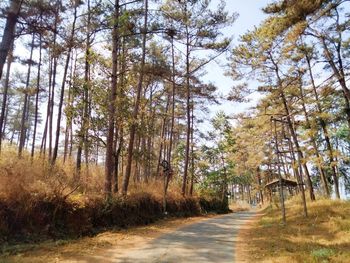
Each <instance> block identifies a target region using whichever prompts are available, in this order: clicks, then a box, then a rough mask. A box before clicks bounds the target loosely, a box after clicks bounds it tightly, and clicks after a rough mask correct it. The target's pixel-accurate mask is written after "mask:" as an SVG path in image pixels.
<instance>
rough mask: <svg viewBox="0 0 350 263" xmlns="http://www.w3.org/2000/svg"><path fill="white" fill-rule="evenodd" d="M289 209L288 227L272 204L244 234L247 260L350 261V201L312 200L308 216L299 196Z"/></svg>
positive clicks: (288, 205) (292, 201) (293, 200)
mask: <svg viewBox="0 0 350 263" xmlns="http://www.w3.org/2000/svg"><path fill="white" fill-rule="evenodd" d="M286 208H287V225H286V226H283V225H281V216H280V211H279V210H278V209H277V208H271V207H269V208H267V209H266V210H265V214H264V215H263V216H262V217H261V218H260V219H259V220H256V222H255V223H253V224H252V225H251V227H250V228H249V229H247V230H245V231H243V232H242V233H241V237H242V238H243V242H245V245H244V249H243V250H244V251H245V252H244V254H245V255H244V258H246V260H247V261H246V262H344V263H345V262H350V216H349V215H350V202H348V201H333V200H325V199H321V200H318V201H316V202H312V203H311V202H308V211H309V216H308V218H304V217H303V216H302V205H301V203H300V202H299V200H297V199H292V200H290V201H288V202H287V204H286Z"/></svg>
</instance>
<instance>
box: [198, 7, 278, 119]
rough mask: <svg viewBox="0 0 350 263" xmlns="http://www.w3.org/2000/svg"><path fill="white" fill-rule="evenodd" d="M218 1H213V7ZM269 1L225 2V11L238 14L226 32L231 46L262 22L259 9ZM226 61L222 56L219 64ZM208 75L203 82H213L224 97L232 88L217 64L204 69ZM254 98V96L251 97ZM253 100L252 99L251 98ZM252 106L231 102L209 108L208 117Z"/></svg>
mask: <svg viewBox="0 0 350 263" xmlns="http://www.w3.org/2000/svg"><path fill="white" fill-rule="evenodd" d="M215 2H219V1H218V0H213V4H214V5H213V6H215ZM271 2H272V1H271V0H246V1H242V0H227V1H226V6H227V8H226V9H227V10H228V11H229V12H230V13H232V12H236V13H238V15H239V16H238V18H237V20H236V22H235V23H234V24H233V25H232V26H231V27H230V28H228V29H227V30H225V33H227V36H232V35H233V36H234V40H233V43H232V45H235V44H237V42H238V39H239V36H240V35H243V34H244V33H245V32H247V31H248V30H251V29H253V28H254V26H258V25H259V24H260V23H261V22H262V20H263V19H264V18H265V17H266V16H265V15H264V14H263V12H262V11H261V8H263V7H265V6H266V5H267V4H268V3H271ZM227 63H228V61H225V56H222V57H221V59H220V64H227ZM206 70H207V72H208V74H207V75H206V76H204V77H203V79H204V80H206V81H210V82H213V83H214V84H215V85H216V86H217V87H218V88H219V92H220V93H221V94H223V95H226V94H227V93H228V92H229V91H230V88H231V87H232V86H233V84H234V82H233V80H232V79H231V78H229V77H226V76H224V73H225V69H224V68H222V67H220V66H219V65H218V64H217V63H215V62H214V63H211V64H209V65H208V66H207V68H206ZM250 85H253V86H255V85H257V83H256V82H251V83H250ZM253 96H254V95H253ZM253 99H254V98H253ZM251 105H253V104H249V105H247V104H238V103H233V102H223V103H222V105H220V106H216V105H215V106H211V107H210V111H211V112H210V115H211V117H212V116H214V115H215V113H216V112H217V111H218V110H223V111H224V112H225V113H226V114H234V113H239V112H242V111H244V110H245V109H247V108H248V107H249V106H251Z"/></svg>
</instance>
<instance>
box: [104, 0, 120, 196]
mask: <svg viewBox="0 0 350 263" xmlns="http://www.w3.org/2000/svg"><path fill="white" fill-rule="evenodd" d="M114 8H115V10H114V17H113V18H114V19H113V20H114V25H113V30H112V77H111V87H110V90H109V101H108V132H107V147H106V162H105V185H104V192H105V195H106V198H110V197H111V195H112V178H113V171H114V158H113V153H114V147H113V146H114V125H115V113H116V98H117V74H118V47H119V32H118V31H119V28H118V26H119V24H118V20H119V8H120V6H119V0H115V3H114Z"/></svg>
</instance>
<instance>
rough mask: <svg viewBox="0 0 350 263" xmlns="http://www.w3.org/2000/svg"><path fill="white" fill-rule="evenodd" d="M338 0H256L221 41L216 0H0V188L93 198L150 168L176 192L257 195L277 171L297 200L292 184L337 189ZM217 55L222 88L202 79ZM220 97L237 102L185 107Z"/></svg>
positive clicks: (230, 18)
mask: <svg viewBox="0 0 350 263" xmlns="http://www.w3.org/2000/svg"><path fill="white" fill-rule="evenodd" d="M214 2H215V3H214ZM348 2H349V1H346V0H315V1H311V0H310V1H306V0H305V1H296V0H295V1H286V0H280V1H271V3H270V4H268V5H267V6H266V7H265V8H264V9H263V11H264V13H265V15H266V17H267V18H266V19H265V20H264V21H263V22H262V23H261V24H260V25H259V26H257V27H255V28H254V29H253V30H251V31H249V32H246V33H245V34H243V35H242V36H240V37H239V39H238V40H237V41H235V42H233V32H232V34H227V29H228V28H232V26H233V27H234V26H235V20H236V18H237V14H236V13H235V12H234V10H227V8H226V7H225V1H213V2H211V1H209V0H191V1H183V0H166V1H156V0H134V1H132V0H131V1H124V0H114V1H109V0H85V1H80V0H55V1H49V0H8V1H2V2H1V4H0V9H1V16H0V32H1V35H0V39H1V44H0V78H1V83H0V88H1V94H0V95H1V116H0V139H1V140H0V142H1V144H0V150H1V153H0V160H1V161H0V165H1V170H0V179H1V185H0V197H1V196H3V198H8V197H9V196H14V195H16V194H18V193H19V192H21V191H27V192H30V194H35V193H42V192H45V193H48V192H50V191H52V192H54V193H55V194H58V193H59V194H61V195H62V196H63V197H64V198H67V197H68V196H70V195H73V196H76V198H78V197H77V196H79V195H82V196H84V195H89V194H91V195H99V196H103V197H104V198H106V199H109V198H112V197H113V196H117V197H126V196H127V195H128V194H129V192H130V189H131V188H132V189H133V190H132V191H133V192H134V193H135V192H138V191H148V190H149V189H150V188H152V184H153V187H155V188H157V189H158V190H159V191H160V189H159V188H160V187H163V182H162V180H163V178H164V184H165V185H166V186H165V188H167V186H168V184H169V185H170V186H169V187H170V188H171V191H173V192H177V193H178V194H179V195H181V196H194V195H197V194H203V195H210V196H215V197H218V198H219V199H221V200H223V201H224V200H226V199H227V197H231V198H233V199H245V200H247V201H248V202H249V203H263V202H264V200H265V201H266V200H271V198H272V197H271V196H272V191H270V190H269V189H268V188H266V187H265V185H266V184H268V183H269V182H271V181H273V180H275V179H278V180H279V183H280V186H281V187H282V179H283V178H284V179H288V180H294V181H295V182H296V184H297V188H296V189H295V192H296V193H298V194H300V196H301V198H302V200H303V203H304V215H305V216H307V200H311V201H312V200H315V199H316V198H318V197H320V196H324V197H327V198H331V197H334V198H340V197H341V193H340V185H341V186H345V188H346V189H347V190H348V189H349V188H350V176H349V169H350V159H349V151H350V148H349V146H350V137H349V136H350V133H349V127H350V89H349V87H348V71H349V44H350V42H349V30H350V24H349V8H348V4H349V3H348ZM237 26H239V25H237ZM217 59H221V60H226V61H227V67H226V68H227V70H226V73H227V75H229V76H230V77H231V78H232V80H234V82H235V85H234V86H233V87H232V89H231V91H230V93H229V94H227V96H226V97H225V98H221V96H220V92H219V91H220V87H217V86H215V85H214V84H213V83H210V82H206V81H204V80H203V79H204V78H203V76H204V75H205V74H206V66H207V65H208V64H210V63H212V62H215V61H217ZM253 97H255V98H257V97H258V98H259V100H258V102H257V104H256V105H253V106H251V105H252V103H249V99H250V98H253ZM255 100H256V99H255ZM223 101H224V103H225V104H227V105H237V103H244V104H247V103H248V105H250V106H251V107H250V108H249V109H248V110H247V111H245V112H243V113H237V114H234V115H229V114H227V113H225V112H218V113H216V115H215V116H214V117H213V118H211V120H210V121H209V122H208V121H207V120H205V119H203V117H201V116H203V115H210V114H209V111H210V105H213V104H218V103H220V102H221V103H222V102H223ZM203 122H204V123H203ZM204 126H205V128H203V127H204ZM158 181H159V182H160V183H159V184H156V186H154V183H155V182H158ZM281 187H280V189H281ZM145 189H148V190H145ZM157 189H155V190H157ZM279 192H280V195H281V198H280V199H281V200H282V201H283V198H284V197H283V195H284V193H283V191H279ZM289 193H290V194H294V192H293V190H291V189H289ZM282 207H283V202H282Z"/></svg>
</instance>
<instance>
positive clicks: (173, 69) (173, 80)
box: [168, 37, 176, 164]
mask: <svg viewBox="0 0 350 263" xmlns="http://www.w3.org/2000/svg"><path fill="white" fill-rule="evenodd" d="M171 62H172V94H171V126H170V139H169V155H168V163H169V164H171V154H172V149H173V137H174V124H175V92H176V82H175V80H176V79H175V73H176V72H175V51H174V38H173V37H172V38H171Z"/></svg>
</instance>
